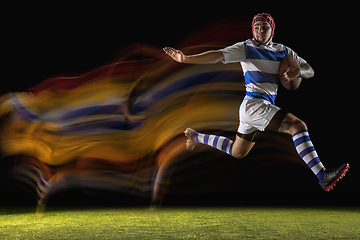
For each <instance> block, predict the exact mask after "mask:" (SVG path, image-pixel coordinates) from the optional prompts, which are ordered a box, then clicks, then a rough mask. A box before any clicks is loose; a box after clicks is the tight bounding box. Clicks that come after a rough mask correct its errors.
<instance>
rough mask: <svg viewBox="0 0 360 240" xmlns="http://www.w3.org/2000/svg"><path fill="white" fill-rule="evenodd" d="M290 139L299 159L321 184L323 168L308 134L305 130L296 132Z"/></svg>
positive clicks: (323, 174)
mask: <svg viewBox="0 0 360 240" xmlns="http://www.w3.org/2000/svg"><path fill="white" fill-rule="evenodd" d="M292 139H293V141H294V143H295V147H296V151H297V152H298V154H299V155H300V157H301V158H302V159H303V160H304V162H305V163H306V164H307V165H308V166H309V168H310V169H311V171H313V173H314V174H315V175H316V176H317V178H318V179H319V181H320V182H323V180H324V176H325V167H324V165H323V164H322V163H321V161H320V159H319V158H318V155H317V153H316V151H315V148H314V146H313V144H312V142H311V140H310V137H309V132H308V131H307V130H304V131H300V132H297V133H295V134H294V135H293V136H292Z"/></svg>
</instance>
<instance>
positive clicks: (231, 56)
mask: <svg viewBox="0 0 360 240" xmlns="http://www.w3.org/2000/svg"><path fill="white" fill-rule="evenodd" d="M220 51H221V52H222V53H223V55H224V60H223V61H222V63H224V64H226V63H234V62H242V61H244V60H245V59H246V56H245V45H244V42H238V43H235V44H234V45H232V46H229V47H226V48H223V49H220Z"/></svg>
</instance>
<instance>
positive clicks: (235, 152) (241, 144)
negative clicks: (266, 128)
mask: <svg viewBox="0 0 360 240" xmlns="http://www.w3.org/2000/svg"><path fill="white" fill-rule="evenodd" d="M254 145H255V142H251V141H249V140H245V139H243V138H241V137H239V136H236V140H235V142H234V145H233V148H232V153H231V155H232V156H233V157H235V158H238V159H240V158H243V157H245V156H246V155H247V154H248V153H249V152H250V150H251V149H252V148H253V146H254Z"/></svg>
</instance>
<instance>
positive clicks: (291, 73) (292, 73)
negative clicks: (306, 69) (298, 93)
mask: <svg viewBox="0 0 360 240" xmlns="http://www.w3.org/2000/svg"><path fill="white" fill-rule="evenodd" d="M299 75H300V71H299V69H298V68H292V67H290V68H288V69H286V71H285V72H284V73H283V75H282V78H283V79H284V80H287V81H291V80H294V79H295V78H297V77H299Z"/></svg>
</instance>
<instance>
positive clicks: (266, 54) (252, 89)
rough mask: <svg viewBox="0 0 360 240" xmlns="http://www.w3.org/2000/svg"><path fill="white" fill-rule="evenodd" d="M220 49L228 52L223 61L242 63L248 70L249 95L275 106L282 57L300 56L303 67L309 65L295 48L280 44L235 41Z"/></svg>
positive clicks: (245, 71)
mask: <svg viewBox="0 0 360 240" xmlns="http://www.w3.org/2000/svg"><path fill="white" fill-rule="evenodd" d="M220 51H221V52H222V53H223V55H224V60H223V63H225V64H226V63H234V62H240V64H241V66H242V69H243V72H244V78H245V86H246V95H247V96H249V97H251V98H262V99H265V100H267V101H269V102H270V103H271V104H273V105H275V98H276V94H277V90H278V85H279V77H278V71H279V66H280V62H281V60H282V59H283V58H285V57H287V56H290V57H292V58H294V59H296V60H297V61H298V63H299V64H300V66H303V65H305V64H306V61H305V60H304V59H302V58H301V57H299V56H298V55H297V54H296V53H295V52H294V51H293V50H292V49H291V48H288V47H285V46H284V45H282V44H278V43H272V44H269V45H268V46H264V45H262V44H259V43H258V42H257V41H256V40H255V39H248V40H246V41H244V42H238V43H235V44H234V45H232V46H229V47H226V48H224V49H221V50H220Z"/></svg>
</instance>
